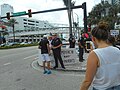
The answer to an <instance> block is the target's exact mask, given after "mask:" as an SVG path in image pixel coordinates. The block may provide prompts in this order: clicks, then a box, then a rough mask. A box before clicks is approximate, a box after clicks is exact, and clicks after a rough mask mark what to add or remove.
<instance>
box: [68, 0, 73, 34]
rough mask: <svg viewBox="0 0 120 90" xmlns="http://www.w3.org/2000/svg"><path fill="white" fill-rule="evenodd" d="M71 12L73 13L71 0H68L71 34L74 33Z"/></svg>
mask: <svg viewBox="0 0 120 90" xmlns="http://www.w3.org/2000/svg"><path fill="white" fill-rule="evenodd" d="M71 13H72V9H71V0H68V18H69V36H70V35H72V21H71Z"/></svg>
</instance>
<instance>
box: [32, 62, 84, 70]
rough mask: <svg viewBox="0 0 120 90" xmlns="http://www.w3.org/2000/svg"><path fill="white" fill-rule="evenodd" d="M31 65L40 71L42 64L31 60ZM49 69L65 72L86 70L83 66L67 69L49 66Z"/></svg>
mask: <svg viewBox="0 0 120 90" xmlns="http://www.w3.org/2000/svg"><path fill="white" fill-rule="evenodd" d="M31 67H32V68H33V69H35V70H38V71H40V67H43V66H41V65H39V63H38V61H37V60H35V61H33V62H32V63H31ZM51 70H55V71H67V72H85V71H86V69H85V68H83V69H68V68H66V69H62V68H58V69H53V68H51Z"/></svg>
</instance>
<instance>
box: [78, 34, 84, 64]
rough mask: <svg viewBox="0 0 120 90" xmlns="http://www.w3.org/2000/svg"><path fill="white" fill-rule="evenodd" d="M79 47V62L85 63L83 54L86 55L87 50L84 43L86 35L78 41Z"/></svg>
mask: <svg viewBox="0 0 120 90" xmlns="http://www.w3.org/2000/svg"><path fill="white" fill-rule="evenodd" d="M78 46H79V61H80V62H83V61H84V59H83V54H84V48H85V43H84V35H83V34H82V36H81V37H80V38H79V40H78Z"/></svg>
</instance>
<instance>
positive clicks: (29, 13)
mask: <svg viewBox="0 0 120 90" xmlns="http://www.w3.org/2000/svg"><path fill="white" fill-rule="evenodd" d="M28 16H29V17H32V13H31V9H29V10H28Z"/></svg>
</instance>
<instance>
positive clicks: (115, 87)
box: [93, 85, 120, 90]
mask: <svg viewBox="0 0 120 90" xmlns="http://www.w3.org/2000/svg"><path fill="white" fill-rule="evenodd" d="M93 90H99V89H95V88H94V87H93ZM106 90H120V85H118V86H114V87H111V88H108V89H106Z"/></svg>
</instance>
